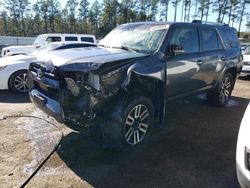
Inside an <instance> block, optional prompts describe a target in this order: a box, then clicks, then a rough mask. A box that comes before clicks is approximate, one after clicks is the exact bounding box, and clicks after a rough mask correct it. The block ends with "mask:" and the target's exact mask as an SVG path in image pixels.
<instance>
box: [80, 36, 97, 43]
mask: <svg viewBox="0 0 250 188" xmlns="http://www.w3.org/2000/svg"><path fill="white" fill-rule="evenodd" d="M81 41H82V42H91V43H94V39H93V38H92V37H81Z"/></svg>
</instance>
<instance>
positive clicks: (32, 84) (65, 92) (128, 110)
mask: <svg viewBox="0 0 250 188" xmlns="http://www.w3.org/2000/svg"><path fill="white" fill-rule="evenodd" d="M55 57H58V58H55ZM49 59H50V60H49V61H42V62H41V61H38V62H34V63H32V64H31V65H30V70H29V89H30V97H31V100H32V101H33V102H34V103H35V104H36V105H37V106H38V107H39V108H40V109H42V110H43V111H44V112H46V113H47V114H49V115H51V116H53V117H54V118H55V119H57V120H58V121H59V122H62V123H65V124H67V123H69V122H71V123H72V122H74V123H75V126H79V127H80V126H83V127H84V126H85V125H87V126H90V125H95V124H96V123H95V122H96V121H97V120H98V122H100V120H101V122H102V123H101V125H102V128H103V131H104V133H105V136H106V138H108V139H109V140H110V141H112V142H115V143H118V144H119V145H121V146H130V147H131V146H135V145H137V144H138V143H140V142H141V141H143V140H144V138H145V136H146V135H147V134H148V132H149V130H150V128H151V126H153V124H152V123H153V121H154V120H158V121H156V122H158V124H160V123H162V122H163V121H164V113H165V108H166V104H167V102H168V101H171V100H173V99H177V98H179V97H183V96H187V95H191V94H197V93H199V92H207V98H208V100H209V101H211V102H213V103H215V104H217V105H219V106H224V105H226V104H227V102H228V100H229V97H230V95H231V92H232V90H233V88H234V83H235V79H236V74H237V73H238V72H239V71H240V69H241V67H242V63H241V61H242V57H241V48H240V42H239V40H238V38H237V35H236V30H235V29H233V28H231V27H229V26H227V25H223V24H212V23H210V24H209V23H208V24H202V23H199V22H194V23H166V22H139V23H130V24H124V25H120V26H118V27H116V28H115V29H114V30H113V31H111V32H110V33H109V34H108V35H107V36H106V37H105V38H104V39H103V40H101V41H100V43H99V46H98V47H88V48H85V49H82V50H79V49H78V50H77V51H76V49H71V50H65V51H64V50H62V51H60V53H58V52H57V53H54V54H53V52H52V53H51V54H50V56H49ZM58 59H59V60H60V61H59V60H58ZM63 59H65V61H63Z"/></svg>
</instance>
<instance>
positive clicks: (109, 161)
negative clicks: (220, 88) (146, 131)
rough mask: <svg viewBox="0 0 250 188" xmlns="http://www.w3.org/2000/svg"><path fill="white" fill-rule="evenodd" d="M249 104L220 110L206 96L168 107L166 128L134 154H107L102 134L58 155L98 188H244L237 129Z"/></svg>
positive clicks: (78, 136) (72, 141) (67, 141)
mask: <svg viewBox="0 0 250 188" xmlns="http://www.w3.org/2000/svg"><path fill="white" fill-rule="evenodd" d="M248 103H249V100H247V99H243V98H238V97H232V99H231V101H230V102H229V104H228V105H227V106H226V107H224V108H221V107H215V106H213V105H210V104H208V103H207V102H206V100H205V97H204V96H202V95H201V96H197V97H195V98H192V99H189V100H183V101H176V102H172V103H169V104H168V107H167V112H166V126H164V127H161V128H156V129H155V131H154V133H153V134H152V135H151V137H150V139H148V140H147V141H146V142H145V143H144V144H143V145H142V146H140V147H138V148H136V150H134V151H127V152H118V151H111V150H103V148H102V146H103V145H102V139H100V135H99V136H98V134H99V133H98V134H96V135H95V134H90V135H88V134H85V133H76V132H72V133H70V134H69V135H67V136H65V137H64V139H63V141H62V145H61V147H60V149H59V150H58V151H57V153H58V155H59V156H60V158H61V159H62V160H63V161H64V162H65V164H66V165H67V166H68V167H69V168H70V169H71V170H72V171H73V172H74V173H75V174H77V175H78V176H79V177H80V178H82V179H83V180H84V181H87V182H88V183H90V184H91V185H93V186H94V187H234V188H235V187H239V184H238V181H237V176H236V171H235V152H236V142H237V135H238V129H239V126H240V122H241V119H242V117H243V115H244V111H245V109H246V107H247V105H248Z"/></svg>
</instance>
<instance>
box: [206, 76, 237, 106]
mask: <svg viewBox="0 0 250 188" xmlns="http://www.w3.org/2000/svg"><path fill="white" fill-rule="evenodd" d="M234 82H235V80H234V79H233V76H232V74H231V73H230V72H227V73H225V74H224V75H223V77H222V79H221V80H220V81H219V83H218V86H217V87H216V88H215V89H214V90H213V91H211V92H209V93H208V94H207V98H208V101H210V102H212V103H214V104H215V105H217V106H225V105H226V104H227V103H228V101H229V99H230V97H231V93H232V90H233V86H234Z"/></svg>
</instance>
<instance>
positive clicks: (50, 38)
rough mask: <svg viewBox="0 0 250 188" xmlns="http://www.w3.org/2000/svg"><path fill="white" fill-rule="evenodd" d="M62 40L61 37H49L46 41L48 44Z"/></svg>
mask: <svg viewBox="0 0 250 188" xmlns="http://www.w3.org/2000/svg"><path fill="white" fill-rule="evenodd" d="M61 40H62V39H61V37H48V38H47V39H46V41H47V42H49V43H50V42H60V41H61Z"/></svg>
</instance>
